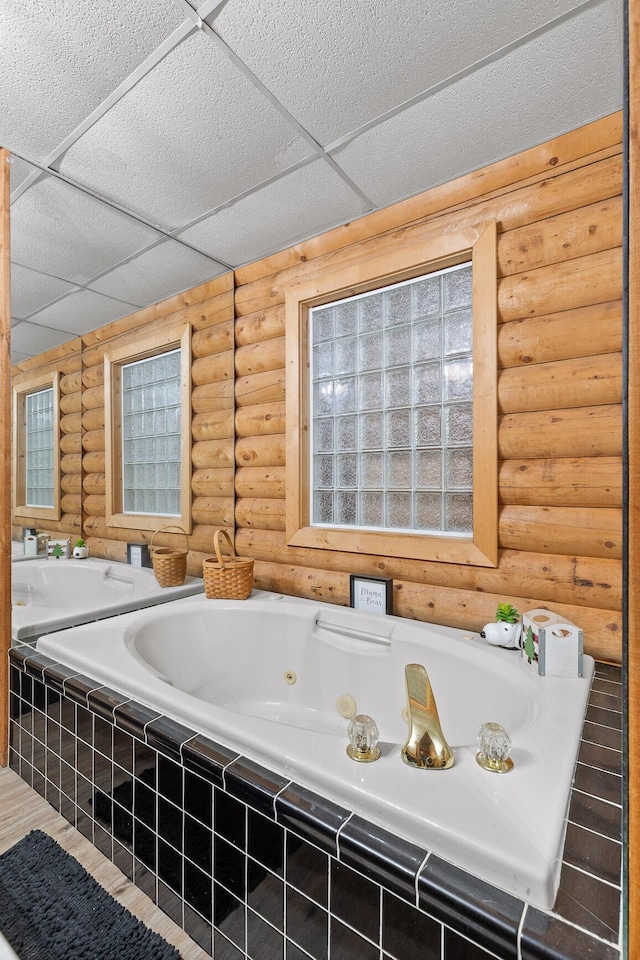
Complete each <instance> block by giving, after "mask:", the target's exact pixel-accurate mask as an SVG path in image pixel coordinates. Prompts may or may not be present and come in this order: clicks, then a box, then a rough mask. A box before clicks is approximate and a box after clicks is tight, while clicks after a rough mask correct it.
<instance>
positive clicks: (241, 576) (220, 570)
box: [202, 530, 253, 600]
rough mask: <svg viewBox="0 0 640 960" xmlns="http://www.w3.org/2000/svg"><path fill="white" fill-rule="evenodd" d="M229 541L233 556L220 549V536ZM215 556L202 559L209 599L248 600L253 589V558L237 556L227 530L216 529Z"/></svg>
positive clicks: (203, 574) (203, 575) (205, 590)
mask: <svg viewBox="0 0 640 960" xmlns="http://www.w3.org/2000/svg"><path fill="white" fill-rule="evenodd" d="M221 536H222V537H224V538H225V540H226V541H227V545H228V547H229V551H230V553H231V556H229V557H226V556H223V555H222V553H221V551H220V537H221ZM213 546H214V549H215V551H216V555H215V557H209V558H208V559H207V560H203V561H202V577H203V580H204V592H205V594H206V596H207V599H208V600H246V599H247V597H248V596H249V594H250V593H251V591H252V590H253V559H252V558H251V557H237V556H236V553H235V550H234V549H233V544H232V543H231V540H230V538H229V534H228V533H227V531H226V530H216V532H215V535H214V538H213Z"/></svg>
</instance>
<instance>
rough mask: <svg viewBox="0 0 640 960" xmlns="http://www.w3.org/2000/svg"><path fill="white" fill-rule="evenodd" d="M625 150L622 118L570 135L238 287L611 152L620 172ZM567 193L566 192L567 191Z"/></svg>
mask: <svg viewBox="0 0 640 960" xmlns="http://www.w3.org/2000/svg"><path fill="white" fill-rule="evenodd" d="M605 131H606V132H605ZM602 132H605V135H604V136H602ZM621 144H622V127H621V114H620V113H617V114H611V115H610V116H608V117H605V118H604V119H603V120H600V121H596V123H592V124H588V125H586V126H584V127H581V128H579V129H578V130H573V131H571V133H569V134H563V135H562V136H560V137H556V138H555V139H554V140H550V141H549V142H548V143H544V144H541V145H540V146H537V147H533V148H532V149H530V150H527V151H525V152H524V153H519V154H517V155H516V156H513V157H509V158H507V159H506V160H501V161H499V162H498V163H492V164H490V165H489V166H487V167H484V168H483V169H481V170H474V171H473V173H470V174H465V175H464V176H462V177H459V178H457V179H456V180H450V181H447V182H446V183H444V184H442V185H441V186H438V187H435V188H432V189H430V190H428V191H426V193H421V194H418V195H417V196H415V197H411V198H409V199H408V200H402V201H401V202H400V203H396V204H393V206H391V207H385V208H384V209H383V210H378V211H375V212H374V213H371V214H368V215H367V216H366V217H360V218H359V219H357V220H354V221H352V222H351V223H348V224H345V225H344V226H341V227H336V228H335V229H334V230H330V231H329V232H328V233H324V234H322V235H321V236H320V237H314V238H313V239H311V240H305V241H304V242H302V243H299V244H296V245H295V246H293V247H289V248H288V249H286V250H283V251H281V252H280V253H275V254H272V255H271V256H269V257H265V258H264V259H263V260H257V261H254V262H253V263H249V264H247V265H245V266H243V267H239V268H237V269H236V270H235V282H236V286H237V287H242V286H245V285H248V284H249V283H252V282H254V281H255V280H257V279H260V278H262V277H270V276H272V275H273V274H275V273H280V272H282V271H284V270H286V269H288V268H290V267H295V266H297V265H298V264H301V263H306V262H308V261H309V260H314V259H315V258H316V257H318V256H322V255H324V254H326V253H329V252H331V251H332V250H337V249H341V248H342V247H345V246H348V245H351V244H356V243H359V242H360V241H361V240H363V239H366V238H367V237H370V236H375V235H376V234H379V233H383V232H386V231H388V230H391V229H393V228H394V227H400V226H402V225H403V224H407V223H412V222H414V221H417V220H421V219H423V218H427V217H433V216H437V215H438V214H439V213H440V212H441V211H442V210H447V209H450V208H451V207H454V206H455V207H458V206H464V205H465V204H468V203H474V202H476V201H477V198H478V196H480V195H482V194H490V193H498V194H499V193H500V191H506V192H507V195H509V194H511V193H514V192H517V191H514V190H513V186H514V185H516V186H517V185H519V184H522V183H523V181H524V182H525V183H526V182H527V181H529V182H531V181H533V183H534V184H537V183H539V182H542V184H544V185H547V186H548V185H549V184H550V183H551V184H552V183H553V180H554V179H558V180H562V179H563V177H566V171H571V170H573V169H575V168H576V167H577V168H578V169H581V168H583V167H584V166H585V164H586V163H589V164H590V165H591V166H593V165H595V164H594V162H593V160H594V157H593V155H594V154H595V153H596V152H599V151H605V152H606V150H607V148H611V147H613V148H615V153H616V156H615V159H617V160H618V170H619V171H620V156H619V154H620V150H621ZM607 155H608V154H607ZM620 181H621V173H620V172H619V173H618V176H617V182H618V183H620ZM563 186H564V184H563ZM564 191H565V192H567V187H566V186H564ZM614 195H615V193H608V194H607V193H605V194H604V196H603V197H600V199H605V198H606V197H607V196H614ZM595 199H596V198H593V199H586V198H585V199H584V200H583V201H582V202H583V203H592V202H594V200H595Z"/></svg>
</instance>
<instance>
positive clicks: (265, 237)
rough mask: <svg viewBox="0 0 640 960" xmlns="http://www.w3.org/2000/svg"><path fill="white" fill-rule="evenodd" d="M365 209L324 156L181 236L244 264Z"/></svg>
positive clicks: (214, 253)
mask: <svg viewBox="0 0 640 960" xmlns="http://www.w3.org/2000/svg"><path fill="white" fill-rule="evenodd" d="M363 213H365V205H364V203H363V202H362V200H361V199H360V197H359V196H358V195H357V194H356V193H354V192H353V190H351V188H350V187H348V186H347V184H346V183H345V182H344V181H343V180H342V179H341V178H340V177H339V176H338V174H337V173H335V171H334V170H333V169H332V168H331V167H330V166H329V164H328V163H326V161H324V160H315V161H313V162H312V163H310V164H308V165H307V166H305V167H302V169H300V170H296V171H295V172H294V173H290V174H287V176H285V177H282V178H281V179H280V180H276V181H275V182H274V183H271V184H269V186H267V187H264V188H263V189H262V190H258V191H256V193H252V194H250V195H249V196H248V197H245V198H244V199H242V200H239V201H238V202H237V203H234V204H232V205H231V206H230V207H225V209H224V210H220V211H219V212H218V213H216V214H214V215H213V216H212V217H208V218H207V219H206V220H202V221H201V222H200V223H198V224H195V225H194V226H193V227H189V228H188V229H187V230H185V231H184V232H183V233H181V234H180V236H181V237H183V238H184V239H185V240H187V241H188V242H189V243H191V244H192V245H193V246H195V247H198V249H199V250H202V251H203V252H204V253H208V254H209V255H210V256H216V255H217V256H218V257H220V258H221V259H222V260H224V261H226V262H227V263H231V264H233V265H234V266H239V265H240V264H242V263H247V262H249V261H251V260H257V259H259V258H260V257H263V256H265V255H266V254H268V253H273V252H275V251H276V250H282V249H283V248H284V247H288V246H290V245H291V244H293V243H296V241H298V240H301V239H303V238H306V237H309V236H314V235H317V234H319V233H322V232H323V231H324V230H327V229H329V227H332V226H336V225H337V224H338V223H344V222H345V221H346V220H351V219H353V218H354V217H358V216H361V215H362V214H363Z"/></svg>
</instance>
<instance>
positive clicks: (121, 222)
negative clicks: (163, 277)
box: [11, 175, 159, 283]
mask: <svg viewBox="0 0 640 960" xmlns="http://www.w3.org/2000/svg"><path fill="white" fill-rule="evenodd" d="M158 236H159V234H158V233H157V231H156V230H152V229H151V228H150V227H147V226H145V225H144V224H141V223H139V222H138V221H137V220H134V219H132V218H131V217H128V216H126V214H124V213H120V211H119V210H114V209H113V208H112V207H109V206H107V204H105V203H102V202H101V201H100V200H96V199H94V198H93V197H91V196H89V195H88V194H86V193H84V192H83V191H82V190H78V189H77V188H76V187H72V186H70V185H69V184H67V183H64V181H62V180H59V179H57V178H56V177H52V176H50V175H44V176H43V178H42V179H41V180H39V181H38V182H37V183H35V184H34V185H33V186H31V187H29V189H28V190H27V191H26V192H25V193H24V194H23V195H22V196H21V197H20V198H19V199H18V200H16V202H15V203H13V204H12V205H11V254H12V258H13V259H14V260H15V261H16V262H17V263H20V264H22V265H23V266H26V267H32V268H33V269H34V270H41V271H43V272H44V273H50V274H52V275H53V276H56V277H60V278H61V279H64V280H69V281H71V282H72V283H86V281H87V280H91V279H93V278H94V277H95V276H97V275H98V274H99V273H103V272H104V271H105V270H107V269H108V268H109V267H112V266H114V264H116V263H119V262H120V261H121V260H124V259H125V258H126V257H128V256H131V254H132V253H136V252H137V251H138V250H141V249H142V248H143V247H147V246H149V244H151V243H153V242H154V241H155V240H157V239H158Z"/></svg>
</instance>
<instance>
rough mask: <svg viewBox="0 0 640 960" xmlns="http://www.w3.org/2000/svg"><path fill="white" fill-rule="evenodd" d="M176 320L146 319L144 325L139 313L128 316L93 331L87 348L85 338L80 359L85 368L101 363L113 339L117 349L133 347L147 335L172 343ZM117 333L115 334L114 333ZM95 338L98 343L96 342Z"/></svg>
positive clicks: (87, 340)
mask: <svg viewBox="0 0 640 960" xmlns="http://www.w3.org/2000/svg"><path fill="white" fill-rule="evenodd" d="M176 326H177V324H176V318H175V316H172V315H171V314H168V315H166V316H163V317H161V318H157V319H156V320H150V319H147V321H146V323H145V322H142V321H141V312H139V313H138V314H137V315H136V314H129V316H128V317H123V318H122V319H121V320H115V321H114V322H113V323H108V324H106V325H105V326H103V327H100V328H99V329H98V330H97V331H94V335H95V336H94V338H93V339H94V344H93V345H92V346H89V345H88V344H89V340H90V338H89V337H87V336H85V337H84V338H83V339H84V343H85V348H84V352H83V354H82V359H83V362H84V364H85V366H87V367H91V366H93V365H94V364H97V363H102V362H103V360H104V357H105V354H106V353H108V351H109V349H110V347H111V345H112V343H113V341H114V339H117V344H118V347H121V346H122V347H124V346H135V344H136V343H138V342H139V341H140V340H141V339H142V338H144V337H145V336H146V335H147V334H148V333H151V332H152V331H153V333H154V334H158V335H160V336H163V337H166V341H167V342H168V343H171V342H172V341H173V333H174V331H175V329H176ZM116 331H117V332H116ZM96 338H97V340H98V341H99V342H97V341H96Z"/></svg>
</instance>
